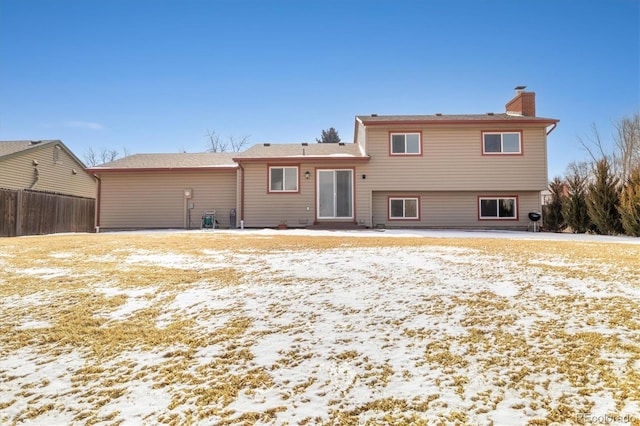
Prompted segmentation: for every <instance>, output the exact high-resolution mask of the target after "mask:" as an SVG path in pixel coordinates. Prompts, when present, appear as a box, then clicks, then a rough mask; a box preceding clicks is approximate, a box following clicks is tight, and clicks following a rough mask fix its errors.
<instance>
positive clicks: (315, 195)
mask: <svg viewBox="0 0 640 426" xmlns="http://www.w3.org/2000/svg"><path fill="white" fill-rule="evenodd" d="M320 170H332V171H336V170H351V183H352V186H351V208H352V211H351V214H352V217H350V218H348V217H346V218H343V217H335V218H326V217H324V218H322V219H320V217H318V213H319V211H318V208H319V207H320V206H319V205H318V185H320V179H318V171H320ZM313 173H314V174H315V182H314V185H313V187H314V193H313V202H314V204H315V205H314V212H313V215H314V217H315V221H314V223H319V222H320V220H328V221H334V222H339V221H343V222H344V221H347V220H352V221H353V222H354V224H357V223H358V219H357V216H356V194H357V188H356V181H357V179H356V168H355V166H354V167H315V168H314V170H313Z"/></svg>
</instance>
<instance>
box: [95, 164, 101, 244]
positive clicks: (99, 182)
mask: <svg viewBox="0 0 640 426" xmlns="http://www.w3.org/2000/svg"><path fill="white" fill-rule="evenodd" d="M93 177H94V178H96V179H97V180H98V194H97V196H96V234H97V233H98V232H100V199H101V198H102V179H100V178H99V177H98V175H97V174H95V173H94V174H93Z"/></svg>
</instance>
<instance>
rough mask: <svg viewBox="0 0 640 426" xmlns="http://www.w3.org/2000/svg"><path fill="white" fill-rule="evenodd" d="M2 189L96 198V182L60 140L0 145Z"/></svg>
mask: <svg viewBox="0 0 640 426" xmlns="http://www.w3.org/2000/svg"><path fill="white" fill-rule="evenodd" d="M0 188H5V189H30V190H34V191H46V192H54V193H58V194H65V195H74V196H78V197H87V198H95V197H96V182H95V179H94V178H93V177H92V176H91V175H89V174H87V173H85V166H84V164H83V163H82V161H80V160H79V159H78V157H76V156H75V155H74V154H73V152H71V150H69V148H67V147H66V146H65V144H63V143H62V142H61V141H59V140H44V141H27V140H22V141H0Z"/></svg>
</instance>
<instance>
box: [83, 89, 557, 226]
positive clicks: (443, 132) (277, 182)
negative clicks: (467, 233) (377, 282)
mask: <svg viewBox="0 0 640 426" xmlns="http://www.w3.org/2000/svg"><path fill="white" fill-rule="evenodd" d="M557 123H558V120H556V119H551V118H541V117H536V115H535V94H534V93H532V92H525V91H524V90H523V88H522V87H518V88H517V91H516V96H515V97H514V98H513V99H512V100H511V101H509V102H508V103H507V104H506V112H505V113H488V114H476V115H442V114H435V115H410V116H377V115H375V114H374V115H371V116H357V117H356V120H355V135H354V143H348V144H345V143H340V144H262V145H256V146H253V147H252V148H250V149H248V150H246V151H244V152H241V153H237V154H235V155H229V154H156V155H155V157H154V155H150V156H149V158H157V159H162V161H163V162H166V164H163V165H162V166H161V167H160V166H159V165H158V164H155V163H154V162H153V161H150V162H148V163H145V164H138V165H135V164H136V163H135V161H136V157H137V156H132V157H127V158H124V159H122V160H118V161H116V162H113V163H108V164H105V165H103V166H101V167H95V168H93V169H91V171H92V172H93V173H95V174H96V176H98V177H99V178H100V179H101V191H100V196H99V204H100V225H101V226H102V227H103V228H135V227H147V228H154V227H197V226H198V225H199V220H200V215H201V214H202V213H203V212H204V210H209V209H216V210H217V211H218V217H222V218H223V219H225V217H224V216H221V215H220V212H222V213H223V214H225V216H226V213H228V210H230V209H232V208H233V209H236V210H237V211H238V216H237V219H238V221H240V220H243V223H244V226H247V227H275V226H277V225H279V224H280V223H283V222H284V223H286V224H287V226H289V227H306V226H311V225H313V224H322V225H328V226H332V225H333V226H338V224H351V225H361V226H368V227H377V226H384V227H433V228H437V227H446V228H451V227H455V228H514V229H526V228H527V227H528V225H529V219H528V213H529V212H532V211H540V210H541V205H540V192H541V191H543V190H544V189H546V188H547V135H548V134H549V133H550V132H551V131H552V130H553V129H554V128H555V126H556V125H557ZM181 156H185V157H181ZM187 156H188V157H187ZM183 159H188V161H182V160H183ZM129 161H130V162H132V163H131V164H129V163H128V162H129ZM191 161H193V162H195V163H194V165H191V166H190V165H189V164H188V163H189V162H191ZM116 179H119V180H116ZM190 188H191V189H193V197H194V199H193V203H194V206H192V207H194V208H193V209H192V210H193V211H194V212H195V213H194V214H195V216H196V217H197V220H196V221H194V220H193V216H192V221H191V223H190V224H189V223H188V221H187V216H188V213H189V210H190V209H189V204H188V202H187V201H185V200H184V197H183V191H184V190H185V189H190ZM222 188H224V190H223V189H222ZM199 191H202V192H205V193H208V194H211V195H208V197H209V198H207V201H206V202H204V203H203V202H200V201H197V200H196V199H195V197H196V196H197V193H198V192H199ZM149 192H151V193H152V194H153V195H148V193H149ZM141 200H144V203H141V202H140V201H141ZM233 200H235V202H233ZM169 204H171V206H172V207H171V208H168V207H167V206H168V205H169ZM144 212H146V214H145V213H144ZM142 218H145V219H144V220H143V219H142ZM221 225H223V226H224V225H225V223H224V222H222V223H221ZM226 225H229V222H228V219H227V222H226Z"/></svg>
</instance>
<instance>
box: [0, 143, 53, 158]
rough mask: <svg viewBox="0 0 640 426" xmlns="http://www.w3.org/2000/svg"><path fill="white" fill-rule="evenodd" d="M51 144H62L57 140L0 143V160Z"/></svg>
mask: <svg viewBox="0 0 640 426" xmlns="http://www.w3.org/2000/svg"><path fill="white" fill-rule="evenodd" d="M52 142H55V143H62V142H60V141H59V140H57V139H50V140H43V141H27V140H23V141H0V158H2V157H5V156H8V155H11V154H15V153H17V152H21V151H26V150H28V149H33V148H39V147H41V146H43V145H46V144H49V143H52Z"/></svg>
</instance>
